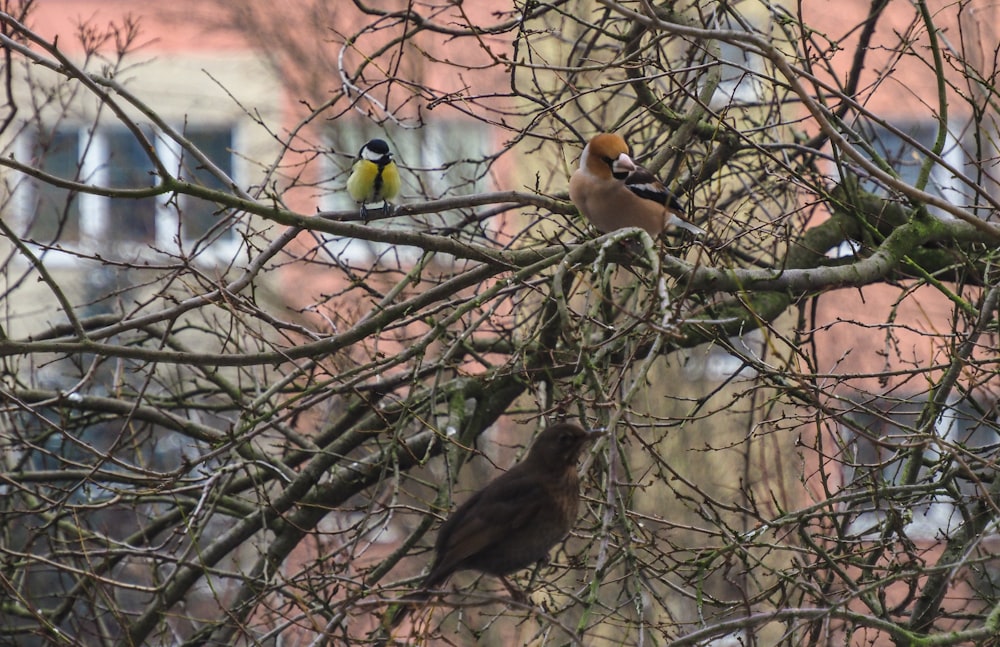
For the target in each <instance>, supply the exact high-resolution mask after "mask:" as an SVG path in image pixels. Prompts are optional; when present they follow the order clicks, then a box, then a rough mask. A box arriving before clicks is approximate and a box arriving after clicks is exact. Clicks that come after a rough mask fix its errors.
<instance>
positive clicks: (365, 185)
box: [347, 139, 400, 217]
mask: <svg viewBox="0 0 1000 647" xmlns="http://www.w3.org/2000/svg"><path fill="white" fill-rule="evenodd" d="M399 189H400V179H399V168H398V167H397V166H396V162H394V161H392V153H391V152H389V145H388V144H386V143H385V141H384V140H382V139H372V140H370V141H369V142H368V143H367V144H365V145H364V146H362V147H361V150H360V151H359V152H358V159H357V160H356V161H355V162H354V166H353V167H352V169H351V176H350V177H349V178H347V193H348V194H350V196H351V197H352V198H354V200H355V201H356V202H360V203H361V216H362V217H365V216H367V214H368V210H367V206H366V205H368V204H370V203H374V202H382V211H383V212H387V211H388V210H389V202H391V201H392V200H394V199H395V198H396V196H398V195H399Z"/></svg>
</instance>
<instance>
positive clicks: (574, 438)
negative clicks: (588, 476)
mask: <svg viewBox="0 0 1000 647" xmlns="http://www.w3.org/2000/svg"><path fill="white" fill-rule="evenodd" d="M601 433H602V432H601V431H591V432H588V431H585V430H584V429H583V428H581V427H580V426H579V425H575V424H572V423H567V422H560V423H557V424H554V425H551V426H549V427H547V428H546V429H545V430H544V431H542V433H540V434H539V435H538V438H537V439H536V440H535V443H534V444H533V445H532V447H531V450H530V451H529V452H528V455H527V457H525V459H524V460H522V461H521V462H520V463H518V464H517V465H515V466H514V467H512V468H510V469H509V470H508V471H507V472H505V473H504V474H501V475H500V476H498V477H497V478H495V479H494V480H492V481H490V483H488V484H487V485H486V487H484V488H482V489H481V490H479V491H478V492H476V493H475V494H473V495H472V496H471V497H470V498H469V499H468V500H467V501H466V502H465V503H463V504H462V505H460V506H458V508H456V509H455V511H454V512H453V513H451V515H450V516H449V517H448V519H447V520H446V521H445V522H444V524H442V526H441V529H440V530H439V531H438V536H437V541H436V542H435V544H434V563H433V564H432V566H431V570H430V572H429V573H427V576H426V577H424V580H423V582H422V583H421V585H420V589H419V590H418V591H416V592H414V593H412V594H410V595H408V596H407V597H406V599H405V601H404V602H405V603H406V604H408V605H410V606H412V604H413V603H417V602H419V601H421V600H424V599H426V598H427V597H428V596H429V595H430V593H429V591H430V590H431V589H433V588H434V587H436V586H438V585H439V584H441V583H442V582H444V581H445V580H446V579H448V577H449V576H450V575H451V574H452V573H454V572H456V571H462V570H475V571H480V572H483V573H488V574H490V575H495V576H496V577H499V578H500V580H501V581H502V582H503V583H504V585H505V586H506V587H507V589H508V591H510V592H511V594H512V595H513V596H514V597H515V598H519V599H521V598H523V597H524V594H523V592H521V591H519V590H518V589H516V588H515V587H514V586H513V585H512V584H511V583H510V582H508V581H507V579H506V576H507V575H509V574H510V573H513V572H514V571H518V570H521V569H522V568H525V567H527V566H530V565H531V564H533V563H535V562H539V561H541V560H543V559H545V558H546V557H548V554H549V550H550V549H551V548H552V546H554V545H555V544H556V543H558V542H559V541H561V540H562V539H563V538H564V537H566V535H567V534H569V531H570V529H571V528H572V527H573V524H574V523H575V522H576V517H577V513H578V509H579V504H580V477H579V475H578V474H577V469H576V463H577V460H578V459H579V457H580V453H581V452H582V451H583V448H584V447H585V446H586V445H587V444H588V443H589V442H590V441H591V440H593V439H594V438H597V437H598V436H600V435H601ZM408 609H409V606H406V607H400V608H398V609H397V611H396V613H395V615H393V616H392V617H391V618H390V619H389V620H388V622H387V624H388V625H389V626H390V627H393V626H396V625H398V624H399V623H400V622H401V621H402V619H403V618H404V617H405V615H406V613H407V611H408Z"/></svg>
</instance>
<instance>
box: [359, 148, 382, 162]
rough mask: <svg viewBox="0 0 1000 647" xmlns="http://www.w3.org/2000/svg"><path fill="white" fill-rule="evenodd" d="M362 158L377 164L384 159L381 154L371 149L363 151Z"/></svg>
mask: <svg viewBox="0 0 1000 647" xmlns="http://www.w3.org/2000/svg"><path fill="white" fill-rule="evenodd" d="M361 157H363V158H365V159H366V160H368V161H369V162H377V161H379V160H380V159H382V156H381V155H380V154H379V153H376V152H375V151H373V150H371V149H370V148H366V149H364V150H363V151H361Z"/></svg>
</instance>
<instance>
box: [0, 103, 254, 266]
mask: <svg viewBox="0 0 1000 647" xmlns="http://www.w3.org/2000/svg"><path fill="white" fill-rule="evenodd" d="M192 125H194V126H197V127H201V126H205V127H213V126H217V127H219V128H228V129H229V130H230V131H231V133H232V141H233V149H234V151H235V150H239V149H240V134H241V129H240V127H239V124H237V123H226V124H215V123H196V124H192V123H191V122H190V121H188V123H187V126H188V127H191V126H192ZM70 128H74V129H75V130H76V131H77V136H78V142H77V147H76V152H77V155H80V154H82V155H83V158H82V159H80V160H79V163H80V177H81V178H82V181H83V182H84V183H86V184H89V185H93V186H108V169H107V164H106V161H107V160H108V155H109V153H108V150H107V148H108V139H107V133H108V129H107V128H104V127H101V126H98V127H97V128H94V127H93V125H87V124H79V125H72V126H68V127H66V130H69V129H70ZM122 128H123V127H122ZM176 130H178V132H183V130H184V127H183V126H177V127H176ZM23 133H24V134H22V135H21V136H20V137H19V138H18V141H17V142H16V143H15V151H16V154H17V155H18V159H29V158H30V156H31V148H32V144H33V143H34V141H33V137H34V134H33V133H34V131H33V130H32V129H30V128H25V129H23ZM149 135H150V137H151V138H152V140H153V144H154V146H155V149H156V154H157V156H158V157H159V158H160V161H161V162H162V163H163V165H164V166H165V167H166V168H167V169H168V170H169V171H170V172H171V173H176V172H177V171H178V169H179V168H180V162H181V153H182V150H181V147H180V145H178V144H177V143H176V142H174V141H173V140H171V139H169V138H168V137H166V136H165V135H163V134H162V133H161V132H159V131H158V130H155V129H150V130H149ZM230 166H231V168H232V175H233V178H232V179H233V181H234V182H236V183H237V184H240V183H241V182H240V178H241V177H242V176H243V175H244V165H243V164H242V160H241V159H240V156H239V155H236V154H235V152H232V151H231V152H230ZM19 176H20V177H19V178H17V179H16V180H15V182H14V190H13V194H12V196H11V198H12V200H11V204H12V205H13V207H14V210H15V222H16V223H17V225H18V226H19V227H21V228H25V227H26V226H27V223H28V222H29V221H30V219H31V213H30V210H31V209H32V208H33V207H34V204H35V197H36V194H35V187H36V186H37V183H38V182H39V180H36V179H34V178H31V177H29V176H27V175H25V174H23V173H22V174H19ZM172 198H173V196H172V195H171V194H163V195H159V196H156V201H155V202H156V211H155V214H154V226H155V234H154V241H153V243H152V245H155V247H156V250H154V249H153V247H152V246H150V247H141V246H136V245H134V244H131V241H126V240H114V239H112V238H110V232H109V230H110V227H111V223H110V222H109V209H108V205H109V204H110V203H111V198H108V197H106V196H102V195H96V194H93V193H84V192H81V193H79V194H78V195H77V196H76V200H77V201H78V208H77V211H78V214H79V222H78V227H79V241H68V242H57V245H58V246H59V247H60V248H61V249H57V248H55V247H44V248H43V247H41V246H39V245H35V244H29V248H31V249H32V251H33V252H34V253H36V254H38V255H39V256H44V258H45V262H46V263H47V264H49V265H53V266H56V267H71V266H74V265H78V264H80V263H81V261H82V260H85V259H82V258H81V257H84V256H87V255H89V254H94V253H101V254H107V253H113V254H115V255H116V256H120V255H118V254H116V253H115V249H116V247H118V243H122V244H123V245H125V247H127V249H128V250H129V252H130V259H131V258H136V259H148V258H153V259H157V258H158V257H160V256H161V255H162V254H161V252H160V251H158V250H163V252H164V253H165V254H167V255H170V254H177V253H179V252H180V251H181V249H182V248H183V247H187V246H188V245H191V244H192V243H194V242H195V241H194V240H181V241H180V244H178V241H177V233H178V232H180V231H183V229H182V228H181V227H180V218H179V215H178V212H177V211H176V210H175V209H174V208H172V207H170V205H169V202H170V200H171V199H172ZM109 240H110V241H111V247H110V248H109V246H108V241H109ZM241 247H242V238H241V237H240V236H238V235H236V233H235V232H231V233H230V234H229V235H228V236H225V237H220V238H218V239H217V240H215V241H214V242H213V243H212V244H210V245H208V246H205V247H203V248H202V250H201V251H200V252H199V254H198V255H197V257H195V258H194V259H193V260H194V262H196V263H198V264H202V265H215V264H221V263H227V262H229V261H231V260H232V259H233V258H235V257H236V255H237V254H238V253H239V250H240V248H241Z"/></svg>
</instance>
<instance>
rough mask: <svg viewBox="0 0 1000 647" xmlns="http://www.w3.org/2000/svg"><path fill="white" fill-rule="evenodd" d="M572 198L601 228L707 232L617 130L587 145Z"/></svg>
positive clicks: (655, 232)
mask: <svg viewBox="0 0 1000 647" xmlns="http://www.w3.org/2000/svg"><path fill="white" fill-rule="evenodd" d="M569 198H570V200H572V201H573V204H575V205H576V207H577V208H578V209H579V210H580V212H581V213H582V214H583V215H584V216H586V217H587V220H589V221H590V222H591V224H593V225H594V226H595V227H597V229H598V231H600V232H602V233H608V232H611V231H615V230H616V229H624V228H625V227H640V228H642V229H645V230H646V232H647V233H648V234H649V235H650V236H652V237H653V238H656V237H657V236H658V235H659V234H660V233H661V232H662V231H663V230H664V229H666V228H667V227H668V226H675V227H680V228H682V229H687V230H688V231H690V232H692V233H695V234H704V233H705V231H704V230H703V229H701V228H700V227H696V226H695V225H692V224H691V223H689V222H688V221H686V220H684V219H683V218H682V217H681V215H680V214H681V205H680V203H679V202H677V198H676V197H675V196H674V194H673V193H671V192H670V190H669V189H668V188H667V187H666V186H664V185H663V183H662V182H660V181H659V180H658V179H656V176H654V175H653V174H652V173H650V172H649V171H647V170H646V169H644V168H642V167H641V166H639V165H638V164H636V163H635V162H633V161H632V158H631V157H629V155H628V144H626V143H625V140H624V139H622V138H621V137H620V136H618V135H615V134H613V133H603V134H600V135H597V136H596V137H594V138H593V139H591V140H590V142H589V143H588V144H587V145H586V146H585V147H584V149H583V154H582V155H581V156H580V168H579V169H577V170H576V171H575V172H574V173H573V176H572V177H571V178H570V180H569Z"/></svg>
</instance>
